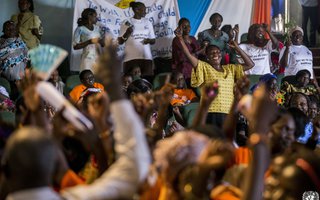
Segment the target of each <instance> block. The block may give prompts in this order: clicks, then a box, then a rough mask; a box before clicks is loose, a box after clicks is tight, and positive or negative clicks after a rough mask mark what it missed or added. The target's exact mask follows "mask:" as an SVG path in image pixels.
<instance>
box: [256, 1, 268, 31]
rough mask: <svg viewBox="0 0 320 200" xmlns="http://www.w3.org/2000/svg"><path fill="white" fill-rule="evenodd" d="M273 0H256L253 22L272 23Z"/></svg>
mask: <svg viewBox="0 0 320 200" xmlns="http://www.w3.org/2000/svg"><path fill="white" fill-rule="evenodd" d="M270 19H271V0H255V3H254V10H253V18H252V23H253V24H256V23H258V24H261V23H266V24H268V25H269V26H270V24H271V20H270Z"/></svg>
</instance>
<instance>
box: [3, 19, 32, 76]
mask: <svg viewBox="0 0 320 200" xmlns="http://www.w3.org/2000/svg"><path fill="white" fill-rule="evenodd" d="M3 33H4V34H3V35H2V36H1V38H0V72H1V74H2V75H3V76H4V77H5V78H6V79H8V80H9V81H12V82H13V81H16V80H20V79H21V78H22V77H23V76H24V74H25V72H24V70H25V68H26V66H27V62H28V48H27V46H26V44H25V43H24V42H23V41H22V40H21V39H20V38H19V37H18V33H17V28H16V25H15V23H14V22H13V21H6V22H5V23H4V24H3Z"/></svg>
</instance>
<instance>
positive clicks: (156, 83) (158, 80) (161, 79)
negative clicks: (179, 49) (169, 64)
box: [152, 72, 171, 90]
mask: <svg viewBox="0 0 320 200" xmlns="http://www.w3.org/2000/svg"><path fill="white" fill-rule="evenodd" d="M170 74H171V73H170V72H164V73H160V74H158V75H156V77H154V79H153V84H152V85H153V90H158V89H160V88H161V87H162V86H163V85H164V83H165V81H166V78H167V76H168V75H170Z"/></svg>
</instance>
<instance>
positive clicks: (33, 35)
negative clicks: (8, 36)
mask: <svg viewBox="0 0 320 200" xmlns="http://www.w3.org/2000/svg"><path fill="white" fill-rule="evenodd" d="M18 6H19V10H20V13H19V14H16V15H13V16H12V17H11V20H12V21H14V22H15V23H16V24H17V28H18V30H19V35H20V37H21V38H22V40H23V41H24V42H25V43H26V44H27V47H28V49H29V50H30V49H32V48H35V47H37V46H38V45H39V44H40V40H41V36H42V34H43V28H42V26H41V21H40V18H39V17H38V16H37V15H35V14H34V13H33V10H34V6H33V0H19V2H18Z"/></svg>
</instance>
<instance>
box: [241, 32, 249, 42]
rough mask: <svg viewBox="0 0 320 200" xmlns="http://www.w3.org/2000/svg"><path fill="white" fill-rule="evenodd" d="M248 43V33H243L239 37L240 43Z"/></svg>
mask: <svg viewBox="0 0 320 200" xmlns="http://www.w3.org/2000/svg"><path fill="white" fill-rule="evenodd" d="M246 41H248V33H243V34H242V35H241V37H240V43H243V42H246Z"/></svg>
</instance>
